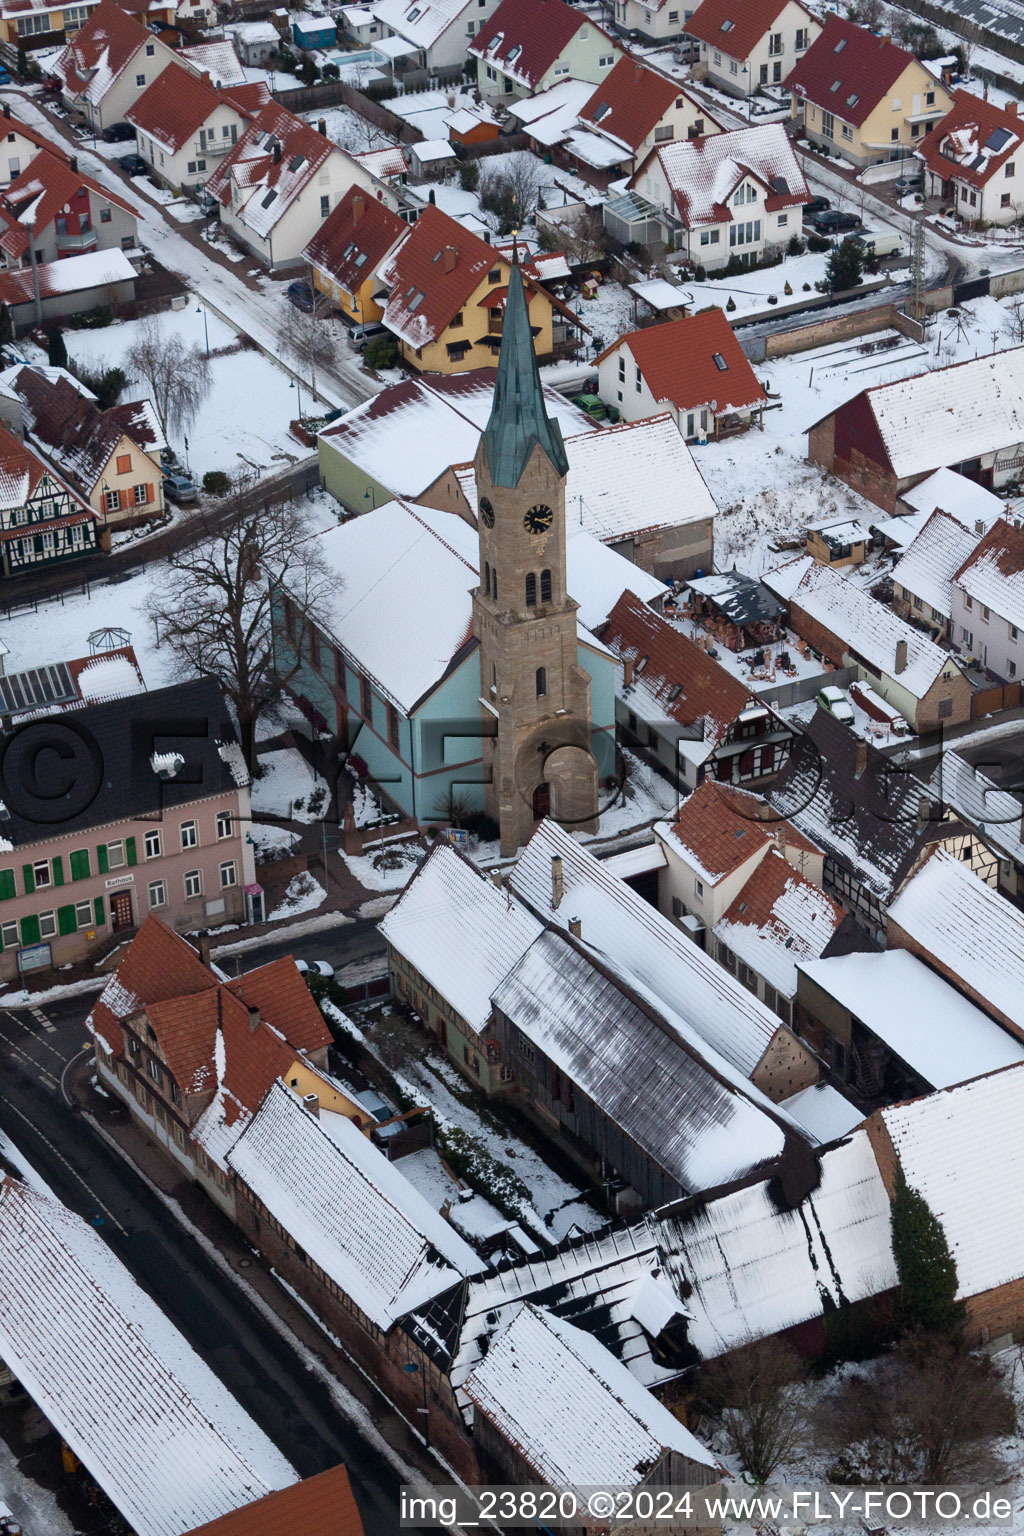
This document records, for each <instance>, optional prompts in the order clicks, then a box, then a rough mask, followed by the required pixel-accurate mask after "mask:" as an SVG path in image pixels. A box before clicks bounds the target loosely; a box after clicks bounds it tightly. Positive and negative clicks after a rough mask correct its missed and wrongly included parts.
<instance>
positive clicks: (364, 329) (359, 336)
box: [348, 321, 388, 352]
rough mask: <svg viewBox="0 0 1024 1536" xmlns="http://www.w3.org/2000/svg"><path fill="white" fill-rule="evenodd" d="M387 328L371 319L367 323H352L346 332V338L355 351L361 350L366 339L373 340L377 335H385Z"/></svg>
mask: <svg viewBox="0 0 1024 1536" xmlns="http://www.w3.org/2000/svg"><path fill="white" fill-rule="evenodd" d="M387 335H388V328H387V326H386V325H381V324H380V322H379V321H372V322H371V323H370V324H369V325H354V326H353V327H352V329H351V330H350V331H349V333H348V339H349V341H351V343H352V345H353V346H354V347H355V349H356V351H357V352H362V350H363V348H364V347H365V346H366V344H367V342H368V341H374V340H376V338H377V337H378V336H387Z"/></svg>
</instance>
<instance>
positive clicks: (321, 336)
mask: <svg viewBox="0 0 1024 1536" xmlns="http://www.w3.org/2000/svg"><path fill="white" fill-rule="evenodd" d="M309 288H310V292H311V293H312V295H313V308H312V309H311V310H310V309H297V308H296V307H295V306H294V305H293V304H289V305H288V307H287V309H286V310H285V313H284V315H283V316H282V318H281V324H280V326H279V327H278V333H277V339H278V341H279V342H280V344H281V350H282V352H285V353H287V354H288V356H289V357H290V358H291V359H292V361H293V363H294V364H295V365H296V366H297V367H298V370H299V372H300V373H301V374H302V375H303V376H304V377H306V378H308V379H309V382H310V386H311V387H312V390H313V394H314V395H315V394H316V392H317V391H316V375H317V369H318V368H329V367H330V365H331V363H333V361H334V349H335V338H334V331H333V327H332V326H331V323H330V321H329V319H328V315H329V313H330V308H331V305H330V301H329V300H328V299H327V298H326V297H325V296H324V295H323V294H322V293H318V292H317V291H316V289H315V288H314V287H313V284H312V282H310V284H309Z"/></svg>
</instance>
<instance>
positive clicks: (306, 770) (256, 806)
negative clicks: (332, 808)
mask: <svg viewBox="0 0 1024 1536" xmlns="http://www.w3.org/2000/svg"><path fill="white" fill-rule="evenodd" d="M260 768H261V769H262V772H261V774H260V777H259V778H258V779H257V780H256V782H255V784H254V785H253V787H252V808H253V813H254V814H255V815H264V816H287V817H289V818H290V819H291V820H292V821H305V822H310V821H317V820H318V819H319V816H320V813H321V811H322V810H323V806H324V802H325V801H326V796H327V785H326V784H325V783H324V781H323V779H321V778H318V777H317V776H316V774H314V772H313V770H312V768H310V766H309V764H308V763H307V762H306V759H305V758H304V757H303V755H302V753H301V752H300V751H299V750H298V748H296V747H280V748H279V749H278V750H277V751H274V752H261V753H260ZM317 791H319V794H317ZM311 797H312V798H313V799H314V802H315V803H314V807H313V809H312V810H311V809H310V804H309V802H310V798H311Z"/></svg>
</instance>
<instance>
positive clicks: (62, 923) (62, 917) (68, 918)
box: [57, 905, 78, 933]
mask: <svg viewBox="0 0 1024 1536" xmlns="http://www.w3.org/2000/svg"><path fill="white" fill-rule="evenodd" d="M57 931H58V933H77V932H78V923H77V922H76V921H75V908H74V905H71V906H69V907H58V908H57Z"/></svg>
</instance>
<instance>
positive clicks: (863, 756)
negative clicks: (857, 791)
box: [853, 741, 868, 779]
mask: <svg viewBox="0 0 1024 1536" xmlns="http://www.w3.org/2000/svg"><path fill="white" fill-rule="evenodd" d="M867 766H868V744H867V742H866V741H858V743H857V766H856V767H855V769H854V771H853V776H854V778H855V779H862V778H863V777H864V771H865V769H866V768H867Z"/></svg>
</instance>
